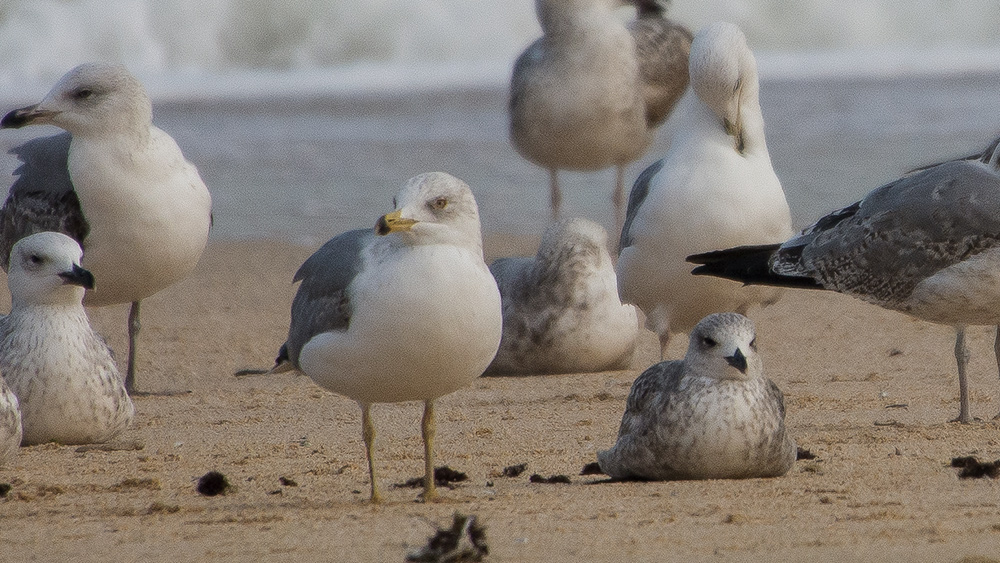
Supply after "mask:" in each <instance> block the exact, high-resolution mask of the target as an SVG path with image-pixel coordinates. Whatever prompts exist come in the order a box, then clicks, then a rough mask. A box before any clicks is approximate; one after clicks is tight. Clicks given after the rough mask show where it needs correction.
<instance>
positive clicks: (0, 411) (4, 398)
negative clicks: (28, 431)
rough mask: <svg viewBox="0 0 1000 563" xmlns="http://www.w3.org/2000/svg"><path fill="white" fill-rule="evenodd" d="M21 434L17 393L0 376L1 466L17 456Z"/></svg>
mask: <svg viewBox="0 0 1000 563" xmlns="http://www.w3.org/2000/svg"><path fill="white" fill-rule="evenodd" d="M21 434H22V433H21V408H20V406H19V405H18V403H17V395H15V394H14V392H13V391H11V390H10V387H8V386H7V383H6V382H5V381H4V380H3V378H2V377H0V467H2V466H4V465H5V464H7V463H10V462H11V461H13V460H14V458H15V457H17V452H18V450H19V449H20V448H21Z"/></svg>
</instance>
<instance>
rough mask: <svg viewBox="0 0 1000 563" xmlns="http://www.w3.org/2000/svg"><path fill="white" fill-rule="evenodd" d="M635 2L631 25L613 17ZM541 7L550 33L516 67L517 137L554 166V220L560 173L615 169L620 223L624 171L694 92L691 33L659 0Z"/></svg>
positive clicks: (562, 2) (543, 1) (513, 128)
mask: <svg viewBox="0 0 1000 563" xmlns="http://www.w3.org/2000/svg"><path fill="white" fill-rule="evenodd" d="M629 4H634V5H636V6H637V7H638V17H637V18H636V20H634V21H633V22H631V23H629V24H628V26H626V23H624V22H622V21H621V19H620V18H619V17H618V16H617V15H616V14H615V13H614V11H615V10H616V9H617V8H619V7H621V6H626V5H629ZM535 10H536V12H537V14H538V20H539V22H540V23H541V26H542V31H543V33H544V35H543V36H542V37H541V38H539V39H538V40H536V41H535V42H534V43H532V44H531V45H530V46H528V48H527V49H525V51H524V52H523V53H521V56H520V57H518V59H517V61H516V62H515V63H514V69H513V72H512V75H511V80H510V108H509V109H510V137H511V141H512V142H513V144H514V147H515V148H516V149H517V150H518V152H519V153H521V155H522V156H524V157H525V158H527V159H528V160H530V161H531V162H534V163H535V164H538V165H539V166H543V167H545V168H547V169H548V170H549V176H550V190H551V206H552V215H553V217H554V218H558V215H559V205H560V202H561V199H562V196H561V193H560V191H559V180H558V170H560V169H569V170H600V169H602V168H607V167H609V166H615V167H616V168H617V176H616V183H615V191H614V194H613V196H612V200H613V202H614V205H615V213H616V217H620V216H621V209H622V207H623V206H624V204H625V180H624V175H625V166H627V165H628V164H629V163H630V162H632V161H634V160H636V159H638V158H639V157H641V156H642V155H643V154H644V153H645V152H646V149H647V148H648V147H649V144H650V143H651V142H652V140H653V133H654V131H655V129H656V127H657V126H659V125H660V123H661V122H662V121H663V120H664V119H665V118H666V116H667V114H669V113H670V109H671V108H673V106H674V104H675V103H676V102H677V100H678V99H679V98H680V96H681V94H682V93H683V92H684V88H685V87H686V86H687V82H688V76H687V57H688V50H689V49H690V46H691V32H689V31H688V30H687V29H685V28H684V27H682V26H680V25H678V24H675V23H673V22H671V21H670V20H668V19H666V18H665V17H664V16H663V10H662V8H661V6H660V5H659V4H658V3H657V2H655V1H654V0H630V1H627V0H573V1H567V0H535ZM619 223H620V221H619Z"/></svg>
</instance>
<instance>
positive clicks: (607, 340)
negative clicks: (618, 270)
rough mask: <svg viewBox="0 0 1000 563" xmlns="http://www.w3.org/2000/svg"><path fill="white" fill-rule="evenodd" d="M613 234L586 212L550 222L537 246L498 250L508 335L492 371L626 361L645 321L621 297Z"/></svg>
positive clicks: (600, 367)
mask: <svg viewBox="0 0 1000 563" xmlns="http://www.w3.org/2000/svg"><path fill="white" fill-rule="evenodd" d="M607 245H608V234H607V232H606V231H605V230H604V228H603V227H601V226H600V225H598V224H597V223H594V222H593V221H588V220H586V219H579V218H575V219H564V220H562V221H559V222H558V223H554V224H552V225H550V226H549V227H548V228H547V229H546V230H545V234H544V235H543V236H542V243H541V245H540V246H539V248H538V254H537V255H536V256H533V257H526V258H500V259H498V260H495V261H494V262H493V264H491V265H490V271H491V272H492V273H493V277H495V278H496V280H497V285H498V286H499V287H500V297H501V302H502V304H503V338H502V339H501V340H500V350H499V351H498V352H497V357H496V358H495V359H494V360H493V363H492V364H491V365H490V368H489V369H488V370H487V373H488V374H490V375H506V374H543V373H571V372H591V371H605V370H612V369H625V368H627V367H628V364H629V360H631V358H632V351H633V349H634V348H635V340H636V337H637V336H638V332H639V321H638V318H637V314H636V310H635V307H632V306H631V305H622V302H621V300H620V299H619V298H618V283H617V280H616V279H615V270H614V266H613V265H612V262H611V255H610V254H608V248H607Z"/></svg>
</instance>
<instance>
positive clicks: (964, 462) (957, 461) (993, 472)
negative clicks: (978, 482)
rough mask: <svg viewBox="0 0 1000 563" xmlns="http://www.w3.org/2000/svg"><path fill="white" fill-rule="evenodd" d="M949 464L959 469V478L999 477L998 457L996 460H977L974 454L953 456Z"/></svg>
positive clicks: (999, 464)
mask: <svg viewBox="0 0 1000 563" xmlns="http://www.w3.org/2000/svg"><path fill="white" fill-rule="evenodd" d="M951 466H952V467H955V468H958V469H961V471H959V472H958V478H959V479H978V478H980V477H990V478H992V479H997V478H1000V459H998V460H996V461H979V460H978V459H976V457H975V456H971V455H968V456H961V457H955V458H952V460H951Z"/></svg>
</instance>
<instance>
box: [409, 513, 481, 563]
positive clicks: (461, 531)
mask: <svg viewBox="0 0 1000 563" xmlns="http://www.w3.org/2000/svg"><path fill="white" fill-rule="evenodd" d="M489 553H490V548H489V546H488V545H486V528H484V527H483V526H481V525H479V522H478V521H477V519H476V517H475V516H474V515H471V514H470V515H469V516H465V515H462V514H459V513H458V512H456V513H455V514H454V515H453V516H452V523H451V528H449V529H443V528H438V529H437V533H435V534H434V535H433V536H431V537H429V538H427V545H425V546H424V547H422V548H420V549H419V550H417V551H414V552H412V553H409V554H407V556H406V560H407V561H429V562H434V563H439V562H442V563H443V562H445V561H447V562H449V563H461V562H465V561H482V560H483V557H485V556H487V555H489Z"/></svg>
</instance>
